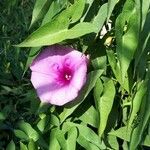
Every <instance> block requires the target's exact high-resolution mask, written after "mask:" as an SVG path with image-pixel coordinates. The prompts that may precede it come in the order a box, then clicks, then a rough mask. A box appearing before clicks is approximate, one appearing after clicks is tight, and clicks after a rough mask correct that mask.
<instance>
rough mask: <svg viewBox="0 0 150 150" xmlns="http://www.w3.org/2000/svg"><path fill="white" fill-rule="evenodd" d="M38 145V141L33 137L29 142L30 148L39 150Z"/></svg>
mask: <svg viewBox="0 0 150 150" xmlns="http://www.w3.org/2000/svg"><path fill="white" fill-rule="evenodd" d="M37 149H38V147H37V145H36V143H35V142H34V141H33V140H32V139H31V140H30V142H29V144H28V150H37Z"/></svg>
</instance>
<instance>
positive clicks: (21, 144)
mask: <svg viewBox="0 0 150 150" xmlns="http://www.w3.org/2000/svg"><path fill="white" fill-rule="evenodd" d="M20 150H28V149H27V147H26V145H24V144H23V143H22V142H20Z"/></svg>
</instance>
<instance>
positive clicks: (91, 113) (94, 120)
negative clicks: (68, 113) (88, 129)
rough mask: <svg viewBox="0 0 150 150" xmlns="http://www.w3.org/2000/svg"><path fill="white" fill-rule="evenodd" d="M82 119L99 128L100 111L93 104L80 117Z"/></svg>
mask: <svg viewBox="0 0 150 150" xmlns="http://www.w3.org/2000/svg"><path fill="white" fill-rule="evenodd" d="M79 119H80V120H81V121H83V122H84V123H86V124H89V125H91V126H93V127H95V128H98V123H99V122H98V113H97V111H96V110H95V108H94V107H93V106H91V107H90V108H89V109H88V110H87V111H86V112H85V113H84V114H83V115H81V116H80V117H79Z"/></svg>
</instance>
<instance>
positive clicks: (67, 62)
mask: <svg viewBox="0 0 150 150" xmlns="http://www.w3.org/2000/svg"><path fill="white" fill-rule="evenodd" d="M87 63H88V59H87V57H86V56H85V55H84V54H83V53H81V52H79V51H77V50H74V49H72V48H69V47H64V46H61V45H53V46H50V47H48V48H46V49H45V50H43V51H42V52H41V53H40V54H39V55H38V56H37V57H36V59H35V60H34V61H33V63H32V64H31V67H30V69H31V70H32V74H31V82H32V84H33V86H34V88H35V89H36V90H37V94H38V96H39V98H40V100H41V101H42V102H45V103H50V104H54V105H64V104H66V103H68V102H70V101H72V100H74V99H75V98H76V97H77V96H78V93H79V91H80V90H81V88H82V87H83V85H84V84H85V82H86V73H87Z"/></svg>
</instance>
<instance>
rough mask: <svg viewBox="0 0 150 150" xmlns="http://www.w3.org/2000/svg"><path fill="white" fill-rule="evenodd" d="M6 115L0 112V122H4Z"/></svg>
mask: <svg viewBox="0 0 150 150" xmlns="http://www.w3.org/2000/svg"><path fill="white" fill-rule="evenodd" d="M5 119H6V115H5V114H4V113H3V112H0V120H5Z"/></svg>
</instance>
